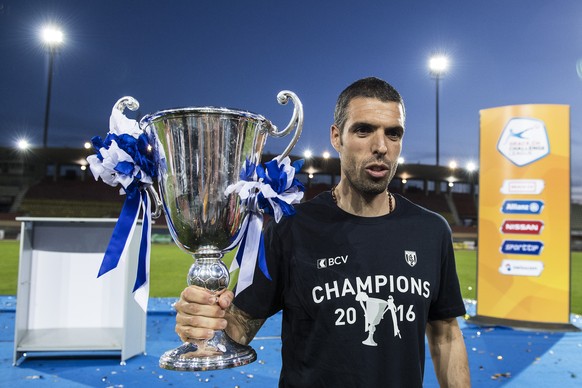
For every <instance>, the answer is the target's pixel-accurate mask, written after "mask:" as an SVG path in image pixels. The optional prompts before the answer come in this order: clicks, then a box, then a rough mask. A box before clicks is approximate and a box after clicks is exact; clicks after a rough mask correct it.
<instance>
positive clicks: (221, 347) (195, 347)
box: [160, 330, 257, 372]
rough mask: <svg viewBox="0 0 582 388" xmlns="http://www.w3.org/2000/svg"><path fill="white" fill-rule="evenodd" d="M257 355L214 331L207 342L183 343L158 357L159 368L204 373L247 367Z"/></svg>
mask: <svg viewBox="0 0 582 388" xmlns="http://www.w3.org/2000/svg"><path fill="white" fill-rule="evenodd" d="M256 359H257V353H256V352H255V350H254V349H253V348H251V347H250V346H247V345H241V344H239V343H237V342H235V341H234V340H232V339H231V338H230V337H229V336H228V335H227V334H226V333H225V332H224V331H222V330H220V331H216V332H215V334H214V337H213V338H212V339H210V340H208V341H206V340H200V341H197V342H196V343H195V344H194V343H190V342H185V343H183V344H182V345H180V346H179V347H177V348H176V349H172V350H168V351H167V352H165V353H164V354H163V355H162V357H160V367H161V368H164V369H168V370H176V371H186V372H194V371H205V370H217V369H226V368H233V367H235V366H241V365H247V364H250V363H251V362H253V361H255V360H256Z"/></svg>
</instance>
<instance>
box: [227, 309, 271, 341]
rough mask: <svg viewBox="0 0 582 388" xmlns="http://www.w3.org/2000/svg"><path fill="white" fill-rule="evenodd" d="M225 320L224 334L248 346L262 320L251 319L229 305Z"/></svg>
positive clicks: (261, 324)
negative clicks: (226, 324) (226, 322)
mask: <svg viewBox="0 0 582 388" xmlns="http://www.w3.org/2000/svg"><path fill="white" fill-rule="evenodd" d="M226 320H227V321H228V326H227V327H226V332H227V333H228V335H229V336H230V337H231V338H232V339H233V340H235V341H236V342H238V343H240V344H244V345H248V344H249V343H250V342H251V341H252V340H253V338H254V337H255V335H256V334H257V332H258V331H259V329H260V328H261V326H263V323H265V320H264V319H253V318H252V317H251V316H250V315H249V314H247V313H245V312H244V311H242V310H241V309H239V308H238V307H236V306H235V305H234V304H231V305H230V306H229V308H228V310H227V313H226Z"/></svg>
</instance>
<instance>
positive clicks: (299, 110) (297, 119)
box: [267, 90, 303, 159]
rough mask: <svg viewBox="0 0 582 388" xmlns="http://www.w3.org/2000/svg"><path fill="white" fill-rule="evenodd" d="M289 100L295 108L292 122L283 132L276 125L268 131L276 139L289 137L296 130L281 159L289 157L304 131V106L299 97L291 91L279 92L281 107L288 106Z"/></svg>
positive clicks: (278, 99)
mask: <svg viewBox="0 0 582 388" xmlns="http://www.w3.org/2000/svg"><path fill="white" fill-rule="evenodd" d="M289 99H291V101H292V102H293V105H294V108H293V117H291V121H289V124H287V127H286V128H285V129H283V130H282V131H279V130H278V129H277V127H276V126H275V125H273V124H271V125H270V126H269V128H268V129H267V133H268V134H269V135H271V136H274V137H283V136H287V135H288V134H289V133H290V132H291V131H292V130H293V128H295V135H293V138H292V139H291V142H289V145H288V146H287V148H285V151H283V153H282V154H281V159H283V158H285V157H287V156H289V153H290V152H291V150H292V149H293V147H295V144H297V141H298V140H299V136H301V131H302V130H303V104H302V103H301V101H300V100H299V97H297V95H296V94H295V93H293V92H292V91H290V90H282V91H280V92H279V94H277V102H279V104H280V105H286V104H287V102H288V101H289Z"/></svg>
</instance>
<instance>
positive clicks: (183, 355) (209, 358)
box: [160, 246, 257, 371]
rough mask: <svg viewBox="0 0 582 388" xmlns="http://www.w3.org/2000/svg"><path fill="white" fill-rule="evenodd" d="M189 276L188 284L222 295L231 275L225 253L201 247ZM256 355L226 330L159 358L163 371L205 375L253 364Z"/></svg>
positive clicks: (195, 256) (193, 341)
mask: <svg viewBox="0 0 582 388" xmlns="http://www.w3.org/2000/svg"><path fill="white" fill-rule="evenodd" d="M194 259H195V261H194V264H192V266H191V267H190V271H189V272H188V284H189V285H191V286H199V287H204V288H206V289H207V290H209V291H212V292H219V291H222V290H224V289H225V288H227V287H228V283H229V281H230V274H229V273H228V269H227V268H226V265H225V264H224V263H223V262H222V252H221V251H220V250H219V249H218V248H216V247H214V246H203V247H200V248H199V249H198V250H197V251H196V252H195V253H194ZM256 359H257V353H256V352H255V350H254V349H253V348H251V347H250V346H247V345H241V344H239V343H237V342H236V341H234V340H233V339H231V338H230V337H229V336H228V334H226V332H225V331H224V330H217V331H215V332H214V337H212V338H211V339H209V340H192V342H185V343H183V344H182V345H181V346H179V347H177V348H175V349H172V350H168V351H167V352H165V353H164V354H163V355H162V357H160V367H161V368H164V369H168V370H177V371H205V370H216V369H225V368H232V367H236V366H241V365H246V364H250V363H251V362H253V361H255V360H256Z"/></svg>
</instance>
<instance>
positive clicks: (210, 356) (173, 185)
mask: <svg viewBox="0 0 582 388" xmlns="http://www.w3.org/2000/svg"><path fill="white" fill-rule="evenodd" d="M277 99H278V101H279V103H280V104H282V105H284V104H286V103H287V101H288V100H289V99H291V101H292V102H293V104H294V110H293V117H292V118H291V120H290V122H289V124H288V125H287V127H286V128H285V129H284V130H281V131H279V130H278V129H277V127H276V126H274V125H273V124H272V123H271V122H270V121H269V120H267V119H265V118H264V117H263V116H261V115H257V114H254V113H250V112H247V111H241V110H233V109H226V108H214V107H202V108H182V109H171V110H164V111H160V112H156V113H154V114H151V115H148V116H146V117H144V118H143V119H142V120H141V122H140V123H141V127H142V128H144V129H148V130H149V131H150V132H151V133H153V134H154V136H155V137H156V139H157V140H156V142H155V144H157V145H156V146H155V147H157V148H159V149H157V150H156V151H157V152H158V153H159V155H160V156H161V158H160V161H161V162H160V165H159V167H158V184H159V192H160V194H161V198H162V204H163V209H164V213H165V214H166V220H167V223H168V229H169V230H170V234H171V235H172V237H173V239H174V241H175V242H176V244H177V245H178V246H179V247H180V248H181V249H182V250H184V251H186V252H188V253H190V254H192V255H193V257H194V260H195V262H194V264H193V265H192V266H191V268H190V271H189V273H188V277H187V280H188V284H189V285H196V286H200V287H205V288H206V289H208V290H210V291H212V292H218V291H221V290H223V289H225V288H226V287H227V286H228V284H229V281H230V275H229V271H228V269H227V268H226V266H225V264H224V263H223V262H222V259H221V258H222V256H223V254H224V252H225V249H226V248H228V247H229V245H231V243H232V241H233V240H234V238H235V236H236V235H237V233H238V232H239V231H240V229H241V222H242V220H243V218H244V216H245V212H247V211H248V209H245V205H244V204H243V203H242V202H241V201H240V200H239V198H238V196H237V194H236V193H230V194H227V193H226V189H227V187H229V186H230V185H232V184H234V183H236V182H237V181H238V180H239V179H240V178H239V175H240V173H241V170H242V169H243V168H244V166H245V163H249V162H250V163H253V164H259V163H260V158H261V153H262V151H263V147H264V145H265V142H266V139H267V137H268V136H274V137H282V136H286V135H288V134H289V133H291V132H292V131H293V129H295V133H294V136H293V137H292V139H291V141H290V143H289V145H288V146H287V148H286V149H285V151H284V152H283V154H282V155H281V156H282V157H286V156H287V155H288V154H289V153H290V151H291V150H292V148H293V147H294V146H295V144H296V143H297V140H298V139H299V136H300V134H301V130H302V127H303V107H302V104H301V102H300V101H299V99H298V98H297V96H296V95H295V94H294V93H293V92H290V91H282V92H280V93H279V94H278V96H277ZM231 248H232V247H231ZM193 341H194V342H193V343H190V342H185V343H184V344H182V345H181V346H179V347H178V348H176V349H172V350H169V351H167V352H165V353H164V354H163V355H162V357H161V358H160V367H162V368H164V369H169V370H178V371H200V370H214V369H224V368H230V367H235V366H240V365H246V364H249V363H251V362H253V361H255V360H256V357H257V356H256V353H255V351H254V350H253V349H252V348H251V347H250V346H246V345H241V344H238V343H236V342H235V341H233V340H232V339H231V338H230V337H228V335H227V334H226V333H225V332H224V331H216V332H215V335H214V338H212V339H210V340H193Z"/></svg>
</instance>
